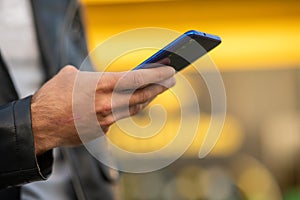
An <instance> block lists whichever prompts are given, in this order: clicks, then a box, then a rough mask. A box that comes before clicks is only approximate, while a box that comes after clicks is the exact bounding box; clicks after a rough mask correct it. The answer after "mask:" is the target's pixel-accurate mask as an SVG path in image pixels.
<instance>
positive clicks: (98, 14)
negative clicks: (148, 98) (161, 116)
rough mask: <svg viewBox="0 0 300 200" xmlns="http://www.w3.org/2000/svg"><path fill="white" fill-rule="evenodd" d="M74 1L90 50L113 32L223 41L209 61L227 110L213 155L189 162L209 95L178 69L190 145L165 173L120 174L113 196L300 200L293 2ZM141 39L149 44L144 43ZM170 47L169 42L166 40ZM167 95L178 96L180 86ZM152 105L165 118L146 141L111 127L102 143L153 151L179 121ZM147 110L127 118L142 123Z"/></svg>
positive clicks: (127, 63) (298, 5) (299, 46)
mask: <svg viewBox="0 0 300 200" xmlns="http://www.w3.org/2000/svg"><path fill="white" fill-rule="evenodd" d="M81 3H82V8H83V14H84V19H85V25H86V30H87V38H88V41H89V49H90V50H94V49H95V48H97V46H98V45H101V44H102V43H103V42H104V41H106V40H107V39H109V38H110V37H112V36H114V35H116V34H119V33H120V32H123V31H128V30H131V29H135V28H143V27H161V28H167V29H171V30H174V31H178V32H180V33H183V32H185V31H187V30H190V29H195V30H199V31H203V32H207V33H212V34H216V35H219V36H220V37H221V38H222V44H221V45H220V46H219V47H218V48H216V49H214V50H213V51H212V52H211V53H210V57H211V59H212V60H213V61H214V62H215V63H216V65H217V66H218V68H219V70H220V71H221V74H222V77H223V79H224V84H225V88H226V92H227V101H228V103H227V106H228V112H227V117H226V121H225V124H224V129H223V131H222V135H221V137H220V139H219V141H218V143H217V145H216V146H215V148H214V149H213V151H212V153H211V154H210V155H209V156H208V158H205V159H202V160H199V159H198V158H197V153H198V151H199V147H200V146H201V144H202V142H203V138H204V136H205V133H206V130H207V127H208V125H209V122H210V97H209V94H208V91H207V88H206V86H205V83H204V82H203V80H202V79H201V77H198V76H197V75H195V74H194V73H193V72H192V71H187V72H185V73H186V74H187V76H188V77H190V80H191V82H192V85H193V87H194V89H195V91H196V95H197V97H198V98H199V102H200V109H201V123H199V130H198V133H197V135H196V138H195V140H194V142H193V144H192V145H191V147H190V148H189V149H188V150H187V152H186V154H185V155H184V156H183V158H181V159H179V160H178V161H176V162H175V163H174V164H172V165H171V166H169V167H167V168H165V169H162V170H160V171H158V172H152V173H148V174H140V175H133V174H124V175H123V177H122V180H121V184H120V185H119V186H118V187H117V189H116V191H117V192H118V194H119V198H120V199H141V200H142V199H175V200H176V199H213V200H218V199H220V200H221V199H224V200H225V199H250V200H252V199H253V200H277V199H279V200H280V199H285V200H296V199H300V170H299V169H300V126H299V124H300V123H299V122H300V115H299V108H300V103H299V100H300V99H299V97H300V92H299V89H300V70H299V67H300V53H299V52H300V38H299V37H300V12H299V11H300V1H296V0H286V1H282V0H281V1H280V0H261V1H258V0H254V1H250V0H248V1H236V0H223V1H220V0H213V1H203V0H123V1H122V0H81ZM144 37H145V38H149V39H150V40H151V39H152V40H153V38H152V37H151V35H147V34H145V35H144ZM171 41H172V38H170V41H168V42H171ZM168 42H167V43H168ZM121 44H122V43H120V45H121ZM111 51H113V50H112V49H110V50H108V51H107V54H109V53H110V52H111ZM153 52H155V51H154V50H153V49H152V50H144V51H139V52H135V53H133V54H132V55H130V54H128V55H126V56H124V58H122V59H121V60H120V61H119V62H117V63H114V64H113V65H112V66H110V68H109V69H110V70H111V71H123V70H130V69H131V68H133V67H134V66H136V65H137V64H139V63H140V62H141V61H143V60H145V59H146V58H147V57H149V56H150V55H152V53H153ZM104 56H107V55H103V54H100V53H97V51H95V52H94V53H93V54H92V59H93V62H94V63H95V64H96V66H97V65H100V63H101V59H103V57H104ZM121 63H124V64H121ZM176 87H179V89H180V83H179V84H177V86H176ZM182 89H183V90H184V88H182ZM186 103H187V104H188V101H187V102H186ZM155 104H163V105H164V106H165V107H166V110H167V112H168V114H170V116H171V117H169V118H168V121H167V124H166V126H165V127H164V129H162V130H161V131H160V134H157V135H156V136H155V137H153V138H151V141H150V142H149V140H148V141H143V140H141V139H136V138H134V137H130V136H128V135H127V134H125V133H124V131H122V130H121V129H120V128H119V127H118V126H114V127H112V128H111V130H110V132H109V138H110V139H111V140H112V141H113V142H114V143H115V144H117V145H118V146H120V147H121V148H123V149H126V150H128V151H132V152H147V151H154V150H156V149H159V148H161V147H162V146H164V145H165V144H167V143H168V141H170V140H171V139H172V138H173V137H174V134H173V133H174V131H173V130H174V129H176V126H177V125H178V124H179V122H180V119H179V118H178V116H179V114H178V111H177V110H176V108H178V102H177V101H176V99H175V98H174V97H172V93H171V92H168V93H166V94H163V95H161V96H160V97H159V98H157V99H156V100H155V101H154V103H153V104H152V105H155ZM147 112H148V111H147V110H146V112H145V113H144V114H143V113H142V114H141V115H139V116H136V117H134V118H133V120H135V122H136V123H138V124H140V125H141V126H145V125H147V124H148V123H149V122H150V120H149V117H147ZM191 117H193V116H191ZM168 133H171V134H168ZM218 194H219V195H218Z"/></svg>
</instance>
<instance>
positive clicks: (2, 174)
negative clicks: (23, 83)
mask: <svg viewBox="0 0 300 200" xmlns="http://www.w3.org/2000/svg"><path fill="white" fill-rule="evenodd" d="M30 102H31V96H29V97H27V98H24V99H20V100H16V101H13V102H11V103H9V104H6V105H3V106H1V107H0V155H1V156H2V158H1V162H0V163H1V164H0V188H6V187H8V186H15V185H20V184H24V183H28V182H32V181H37V180H43V179H46V178H47V177H48V176H49V175H50V173H51V170H52V163H53V157H52V151H48V152H46V153H44V154H43V155H41V156H38V157H36V156H35V149H34V138H33V133H32V127H31V110H30Z"/></svg>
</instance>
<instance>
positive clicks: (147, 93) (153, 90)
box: [121, 77, 176, 106]
mask: <svg viewBox="0 0 300 200" xmlns="http://www.w3.org/2000/svg"><path fill="white" fill-rule="evenodd" d="M175 83H176V79H175V78H174V77H171V78H169V79H167V80H165V81H162V82H160V83H157V84H150V85H148V86H147V87H144V88H142V89H138V90H136V91H135V92H134V93H132V94H127V95H126V96H125V95H124V96H125V97H124V98H123V101H122V102H121V103H123V104H125V105H126V103H127V104H129V106H132V105H135V104H140V103H145V102H147V101H149V99H153V98H155V97H156V96H157V95H159V94H161V93H163V92H164V91H166V90H167V89H169V88H171V87H173V86H174V85H175Z"/></svg>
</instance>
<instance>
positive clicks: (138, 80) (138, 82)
mask: <svg viewBox="0 0 300 200" xmlns="http://www.w3.org/2000/svg"><path fill="white" fill-rule="evenodd" d="M132 79H133V80H132V81H133V84H134V86H135V87H140V86H142V85H144V78H143V75H142V74H141V73H140V72H139V71H137V72H136V73H135V74H134V76H133V77H132Z"/></svg>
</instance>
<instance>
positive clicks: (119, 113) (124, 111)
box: [97, 101, 151, 127]
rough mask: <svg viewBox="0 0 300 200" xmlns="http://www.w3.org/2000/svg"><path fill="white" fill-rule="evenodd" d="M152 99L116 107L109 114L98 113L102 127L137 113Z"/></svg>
mask: <svg viewBox="0 0 300 200" xmlns="http://www.w3.org/2000/svg"><path fill="white" fill-rule="evenodd" d="M150 102H151V101H147V102H145V103H142V104H135V105H133V106H130V107H127V108H119V109H116V110H115V112H112V113H110V114H109V115H107V116H102V115H97V117H98V121H99V123H100V126H101V127H108V126H110V125H112V124H113V123H115V122H116V121H118V120H120V119H124V118H127V117H129V116H132V115H136V114H137V113H139V112H140V111H142V110H143V109H144V108H145V107H147V105H148V104H149V103H150Z"/></svg>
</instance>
